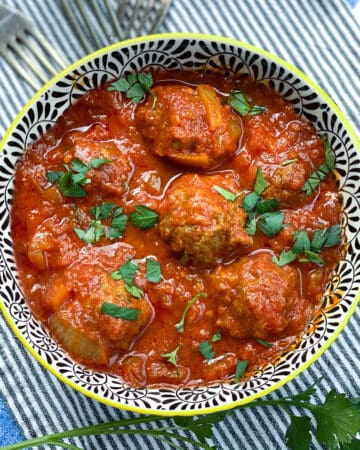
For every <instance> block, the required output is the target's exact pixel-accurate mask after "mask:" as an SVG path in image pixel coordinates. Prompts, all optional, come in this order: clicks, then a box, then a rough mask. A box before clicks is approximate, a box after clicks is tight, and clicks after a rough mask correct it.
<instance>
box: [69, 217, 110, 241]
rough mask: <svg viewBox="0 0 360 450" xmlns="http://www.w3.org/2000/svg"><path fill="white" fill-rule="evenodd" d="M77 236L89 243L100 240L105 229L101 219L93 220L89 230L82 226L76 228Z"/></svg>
mask: <svg viewBox="0 0 360 450" xmlns="http://www.w3.org/2000/svg"><path fill="white" fill-rule="evenodd" d="M74 231H75V233H76V234H77V236H78V237H79V238H80V239H81V240H82V241H84V242H86V243H87V244H94V243H95V242H99V241H100V239H101V237H102V236H103V235H104V233H105V230H104V227H103V225H102V224H101V222H100V220H92V221H91V222H90V226H89V228H88V229H87V230H82V229H81V228H76V227H75V228H74Z"/></svg>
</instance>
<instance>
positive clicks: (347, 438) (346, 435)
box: [311, 390, 360, 449]
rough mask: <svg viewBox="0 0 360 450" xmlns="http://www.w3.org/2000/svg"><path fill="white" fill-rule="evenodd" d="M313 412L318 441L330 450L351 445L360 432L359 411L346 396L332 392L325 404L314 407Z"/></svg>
mask: <svg viewBox="0 0 360 450" xmlns="http://www.w3.org/2000/svg"><path fill="white" fill-rule="evenodd" d="M311 412H312V413H313V414H314V416H315V418H316V422H317V425H316V435H317V439H318V441H319V442H320V443H321V444H324V445H325V446H326V447H327V448H329V449H337V448H338V446H339V444H340V445H341V444H349V443H350V442H351V440H352V438H353V437H354V436H355V435H356V433H357V432H358V431H359V430H360V413H359V410H358V408H357V406H356V405H355V404H354V403H353V402H351V400H350V399H348V398H347V397H346V395H345V394H337V393H336V392H335V391H334V390H332V391H330V392H329V393H328V395H327V396H326V399H325V402H324V403H323V404H322V405H315V406H313V407H312V408H311Z"/></svg>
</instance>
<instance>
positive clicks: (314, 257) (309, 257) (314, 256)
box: [300, 250, 324, 266]
mask: <svg viewBox="0 0 360 450" xmlns="http://www.w3.org/2000/svg"><path fill="white" fill-rule="evenodd" d="M304 254H305V258H306V259H305V261H310V262H312V263H314V264H318V265H319V266H321V265H322V264H324V260H323V259H322V257H321V256H320V255H319V254H318V253H315V252H313V251H311V250H305V251H304ZM300 262H304V261H303V260H302V259H300Z"/></svg>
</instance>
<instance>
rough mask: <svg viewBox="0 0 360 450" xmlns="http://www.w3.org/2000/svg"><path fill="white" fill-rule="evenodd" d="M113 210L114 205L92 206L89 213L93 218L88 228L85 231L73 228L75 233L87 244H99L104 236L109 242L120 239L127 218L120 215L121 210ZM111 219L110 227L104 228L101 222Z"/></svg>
mask: <svg viewBox="0 0 360 450" xmlns="http://www.w3.org/2000/svg"><path fill="white" fill-rule="evenodd" d="M115 208H116V207H115V205H114V203H103V204H102V205H97V206H94V207H93V208H91V209H90V211H89V212H90V214H91V215H92V216H94V219H92V220H91V222H90V226H89V227H88V228H87V229H86V230H83V229H81V228H77V227H75V228H74V231H75V233H76V234H77V235H78V237H79V238H80V239H81V240H82V241H84V242H86V243H87V244H94V243H95V242H99V240H100V239H101V237H102V236H104V235H105V234H106V236H107V237H108V238H109V239H111V240H113V239H118V238H121V237H122V233H123V231H125V227H126V223H127V216H126V215H125V214H123V213H122V212H123V208H121V207H119V208H116V209H115ZM111 217H112V220H111V223H110V226H109V227H106V226H105V225H104V224H103V223H102V222H101V220H108V219H110V218H111Z"/></svg>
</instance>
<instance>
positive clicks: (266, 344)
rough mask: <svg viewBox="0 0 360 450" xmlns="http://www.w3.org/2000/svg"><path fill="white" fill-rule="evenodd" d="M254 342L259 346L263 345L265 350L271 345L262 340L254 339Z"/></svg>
mask: <svg viewBox="0 0 360 450" xmlns="http://www.w3.org/2000/svg"><path fill="white" fill-rule="evenodd" d="M254 339H255V341H256V342H258V343H259V344H261V345H263V346H264V347H266V348H271V347H272V344H271V343H270V342H267V341H264V340H263V339H260V338H257V337H254Z"/></svg>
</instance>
